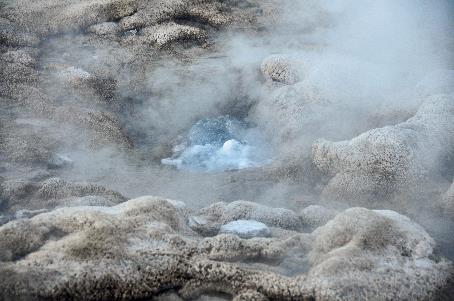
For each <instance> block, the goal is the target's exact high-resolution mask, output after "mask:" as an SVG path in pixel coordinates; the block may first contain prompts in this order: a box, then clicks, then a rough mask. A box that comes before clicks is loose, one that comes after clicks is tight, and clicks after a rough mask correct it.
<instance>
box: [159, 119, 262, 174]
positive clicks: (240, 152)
mask: <svg viewBox="0 0 454 301" xmlns="http://www.w3.org/2000/svg"><path fill="white" fill-rule="evenodd" d="M173 152H174V154H173V156H172V157H171V158H166V159H162V161H161V162H162V164H165V165H172V166H175V167H176V168H177V169H185V170H192V171H225V170H236V169H242V168H249V167H258V166H261V165H263V164H265V163H266V162H268V161H269V159H268V158H269V149H268V146H267V143H266V141H265V139H264V137H263V136H262V135H261V134H260V132H259V131H258V130H257V128H255V127H253V126H252V125H251V124H249V123H247V122H245V121H241V120H237V119H235V118H232V117H230V116H228V115H226V116H218V117H215V118H204V119H201V120H199V121H197V122H196V123H195V124H194V125H193V126H192V127H191V129H190V130H189V133H188V135H187V138H186V139H185V141H184V142H183V143H181V144H179V145H176V146H175V147H174V149H173Z"/></svg>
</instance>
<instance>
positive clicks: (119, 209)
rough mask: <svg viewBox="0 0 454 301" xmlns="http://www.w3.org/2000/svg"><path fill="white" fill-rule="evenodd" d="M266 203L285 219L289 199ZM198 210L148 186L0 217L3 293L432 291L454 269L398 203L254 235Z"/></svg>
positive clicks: (306, 295)
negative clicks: (194, 226) (133, 194)
mask: <svg viewBox="0 0 454 301" xmlns="http://www.w3.org/2000/svg"><path fill="white" fill-rule="evenodd" d="M237 204H238V205H240V204H242V206H241V209H240V208H239V207H238V206H236V208H230V209H226V211H227V212H231V214H233V215H235V217H236V215H237V213H239V212H243V216H251V215H250V212H251V211H250V209H248V208H250V206H251V204H250V203H241V202H239V203H237ZM260 208H262V210H264V209H266V210H267V212H269V213H268V215H267V216H269V219H268V220H267V221H265V223H267V224H268V226H274V227H276V224H275V223H274V222H273V219H274V220H279V219H280V218H281V217H280V216H281V213H280V212H279V210H276V209H274V210H273V209H272V208H263V207H260ZM202 211H205V212H206V210H202ZM233 212H236V213H235V214H234V213H233ZM248 212H249V213H248ZM273 212H276V213H275V214H273ZM190 214H191V213H190V210H189V209H188V208H186V206H185V205H184V203H182V202H177V201H172V200H165V199H160V198H154V197H141V198H138V199H133V200H129V201H127V202H124V203H122V204H119V205H116V206H113V207H99V206H94V207H87V206H82V207H71V208H60V209H56V210H54V211H51V212H48V213H42V214H39V215H36V216H34V217H32V218H30V219H27V218H26V219H20V220H16V221H12V222H9V223H7V224H5V225H3V226H1V227H0V246H1V248H0V250H1V253H0V260H1V265H0V270H1V272H0V278H1V281H0V288H1V292H2V299H5V300H8V299H15V300H17V299H21V300H24V299H27V298H32V299H40V298H43V299H51V300H61V299H77V300H117V299H139V298H147V297H151V296H155V295H158V294H160V293H163V292H165V291H166V290H169V289H171V290H173V291H174V292H175V293H174V294H177V295H178V296H180V297H181V298H183V299H193V298H198V297H200V296H203V295H207V294H210V293H223V294H226V295H230V296H232V297H234V300H268V299H279V300H309V299H317V300H319V299H321V300H352V299H358V298H375V297H376V296H382V297H383V299H399V300H430V299H432V298H433V297H434V296H440V295H439V294H440V293H442V292H441V290H442V289H443V288H446V285H447V283H448V280H449V277H450V275H451V274H450V273H452V271H453V270H452V264H451V263H450V262H449V261H447V260H445V259H443V258H440V257H438V256H437V255H436V253H435V252H434V248H435V242H434V240H433V239H432V238H431V237H430V236H429V235H428V234H427V233H426V232H425V231H424V229H422V228H421V227H420V226H418V225H417V224H415V223H413V222H412V221H411V220H409V219H408V218H407V217H405V216H402V215H399V214H398V213H396V212H393V211H386V210H385V211H371V210H367V209H364V208H352V209H348V210H346V211H344V212H341V213H339V214H337V215H336V216H335V217H334V218H333V219H331V220H330V221H329V222H328V223H327V224H326V225H325V226H321V227H319V228H317V229H316V230H315V231H314V232H312V233H311V234H308V233H301V232H294V231H290V232H286V233H285V234H282V233H283V232H282V231H281V232H280V233H279V234H278V235H276V233H277V232H274V234H273V235H272V237H271V238H251V239H242V238H239V237H238V236H236V235H232V234H219V235H215V236H214V237H209V238H204V237H203V236H200V235H198V234H197V233H196V232H194V231H193V230H191V228H190V227H189V225H188V217H189V216H190ZM233 215H231V216H233ZM289 261H290V262H292V263H293V265H296V264H298V265H301V266H300V268H301V270H300V271H299V272H297V273H296V274H295V275H292V276H286V275H283V274H282V273H280V272H279V264H280V263H282V262H289ZM304 264H306V265H308V266H307V267H306V269H307V272H302V271H303V270H304V269H303V265H304ZM264 266H269V267H270V269H269V270H274V272H273V271H269V270H268V271H266V270H264Z"/></svg>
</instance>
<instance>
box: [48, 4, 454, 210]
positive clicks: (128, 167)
mask: <svg viewBox="0 0 454 301" xmlns="http://www.w3.org/2000/svg"><path fill="white" fill-rule="evenodd" d="M259 2H260V4H259V6H260V5H263V9H262V11H261V14H262V15H261V16H259V17H260V18H262V19H264V20H266V22H264V23H265V25H264V26H263V28H262V29H263V30H261V31H253V32H247V31H243V32H238V31H236V30H227V31H226V32H223V33H221V34H219V35H218V36H216V38H215V41H214V42H215V43H214V44H215V45H216V51H215V52H214V53H213V52H210V51H205V52H203V51H200V52H199V53H197V55H195V54H194V53H195V52H190V51H188V53H189V54H190V55H189V56H190V59H189V60H188V59H176V58H165V59H161V60H159V61H155V60H153V59H150V61H147V62H146V63H147V64H144V63H143V62H139V63H137V62H135V59H134V55H135V53H134V52H133V51H134V50H133V49H126V48H124V47H123V46H122V45H121V44H119V43H117V42H114V41H112V42H111V43H103V44H102V45H103V47H105V49H104V48H102V49H95V50H90V49H85V48H84V47H82V46H83V41H79V40H77V39H76V38H74V37H70V38H65V37H55V40H54V41H53V42H52V41H51V42H49V43H48V44H46V45H45V46H44V47H47V48H45V49H44V50H45V51H43V52H44V53H46V52H48V55H47V56H46V55H44V58H43V62H45V63H49V62H52V63H54V61H57V62H58V63H60V61H59V60H61V61H64V62H65V63H67V64H69V65H73V66H68V67H67V68H66V69H64V70H65V71H64V74H65V75H68V76H71V75H73V74H79V75H80V76H81V77H84V78H90V76H91V75H90V74H92V73H94V72H92V70H90V69H91V65H93V64H95V62H96V64H99V65H101V66H102V67H100V68H99V69H101V70H102V71H105V70H110V71H106V73H105V74H104V73H102V72H100V71H99V70H97V71H99V72H98V74H96V75H99V74H101V75H102V76H104V77H105V78H111V77H113V78H114V79H115V80H116V82H117V84H118V85H117V86H118V90H117V91H115V93H116V95H117V96H118V97H119V98H120V101H119V102H120V103H122V104H115V103H107V104H106V103H99V101H97V100H96V99H95V97H93V98H90V97H83V96H86V95H88V94H87V91H83V92H84V93H85V94H83V93H81V92H80V91H79V92H77V93H81V95H82V96H81V95H79V97H73V95H71V97H69V99H70V100H69V101H68V102H69V103H70V104H71V105H76V104H77V103H79V101H81V99H83V100H84V101H85V102H86V103H89V104H87V106H88V105H90V106H91V108H92V109H94V110H101V109H105V108H106V107H107V108H108V109H110V110H113V111H115V113H118V115H119V116H121V122H122V125H123V126H124V127H125V128H126V130H127V132H128V134H129V135H130V136H131V137H132V139H133V141H134V150H133V151H131V152H125V151H123V150H122V149H118V148H116V147H114V146H112V147H105V148H103V149H97V150H95V151H94V150H92V149H91V148H90V146H89V144H90V143H89V141H88V140H89V139H88V138H87V136H86V135H85V134H86V133H84V132H81V131H79V130H78V129H68V130H67V134H68V135H67V136H68V137H70V138H69V139H65V140H64V145H62V146H60V149H59V150H58V152H59V153H61V154H64V160H66V161H68V162H69V161H71V167H70V168H62V169H61V170H60V171H59V173H60V174H59V176H61V177H64V178H67V179H71V180H77V181H80V180H83V181H93V182H97V183H98V184H103V185H106V186H108V187H109V188H112V189H115V190H118V191H120V192H122V193H124V194H125V195H127V196H129V197H136V196H140V195H144V194H151V195H162V196H164V197H169V198H174V199H180V200H184V201H185V202H187V203H188V204H189V205H191V206H194V207H200V206H204V205H207V204H209V203H212V202H213V201H215V200H226V201H233V200H237V199H247V200H252V201H256V202H262V203H268V204H271V205H275V206H279V207H283V206H284V207H285V206H290V207H291V206H292V205H291V204H290V202H291V201H294V200H297V201H299V202H302V203H303V204H304V205H309V204H310V203H317V202H318V201H319V200H318V193H319V192H320V185H321V183H318V182H317V184H316V185H312V184H313V182H316V181H318V180H319V179H318V178H317V177H316V176H313V177H312V175H310V174H309V175H306V176H304V177H303V178H304V179H301V178H298V176H299V174H297V175H296V176H294V177H292V176H289V177H287V178H286V177H283V179H281V178H279V179H277V180H276V178H278V177H277V176H274V175H273V176H268V175H265V176H263V177H260V176H257V175H254V176H249V174H247V172H248V171H251V172H252V173H253V172H254V171H256V172H257V173H258V174H260V175H261V172H262V169H260V168H261V167H263V166H265V167H269V166H271V167H272V168H276V169H279V168H287V167H288V166H299V167H301V166H304V168H306V167H307V166H306V165H304V164H305V163H304V162H306V161H307V160H308V158H309V157H310V146H311V144H312V143H313V141H314V140H315V139H317V138H326V139H331V140H341V139H350V138H352V137H354V136H356V135H358V134H360V133H362V132H364V131H367V130H369V129H371V128H376V127H380V126H385V125H390V124H395V123H398V122H401V121H404V120H406V119H407V118H408V117H410V116H411V115H412V114H413V113H414V112H415V111H416V110H417V108H418V106H419V105H420V103H421V101H422V98H421V95H420V93H418V91H417V89H416V87H418V84H421V80H422V79H424V78H425V77H426V76H428V75H429V74H431V73H432V74H433V72H435V74H445V73H446V72H447V73H449V72H452V71H440V70H446V69H453V68H454V62H453V60H452V57H453V50H454V43H453V37H452V33H451V32H450V31H452V28H453V27H452V25H453V24H452V12H453V10H452V4H451V3H450V1H443V0H437V1H423V0H401V1H394V0H384V1H372V0H366V1H360V0H350V1H348V0H347V1H340V0H336V1H328V0H323V1H315V0H314V1H311V0H307V1H294V0H286V1H275V2H276V3H273V2H269V1H263V3H262V1H259ZM258 14H260V12H258ZM68 39H69V40H70V41H72V40H71V39H74V41H75V44H76V45H78V46H74V45H73V44H72V43H68ZM100 44H101V43H100ZM68 45H70V46H68ZM79 46H80V47H79ZM100 48H101V47H100ZM81 49H82V50H81ZM73 53H76V54H77V55H74V56H72V54H73ZM153 55H155V54H150V57H153ZM191 55H192V56H191ZM53 56H56V57H58V59H56V58H55V57H53ZM270 57H271V58H273V57H278V58H281V62H285V64H284V66H287V67H288V68H289V69H288V72H291V73H292V74H293V75H294V78H295V80H294V81H293V82H291V84H288V83H285V82H279V81H276V80H273V79H270V78H267V77H266V76H265V75H264V74H262V73H261V69H260V68H261V66H262V62H264V60H266V59H267V58H270ZM68 58H71V59H68ZM108 66H110V67H108ZM437 70H438V71H437ZM437 72H438V73H437ZM426 81H427V80H426ZM428 81H429V82H430V80H428ZM436 82H438V80H436ZM435 86H437V85H436V84H435ZM49 89H50V90H54V91H55V90H58V92H59V93H57V94H59V95H61V96H62V97H61V98H62V99H65V96H68V94H69V93H70V92H67V91H66V90H65V89H61V88H60V86H59V85H55V83H54V82H53V81H52V80H51V81H49ZM85 102H84V105H85V104H86V103H85ZM125 103H126V104H125ZM227 115H228V116H230V117H229V118H231V121H232V122H233V120H236V121H235V122H238V127H239V128H240V129H237V130H234V131H233V132H230V133H229V135H227V136H225V137H223V139H221V140H219V141H216V139H211V138H210V137H209V136H210V131H204V132H202V134H203V135H204V137H203V138H204V139H205V138H207V139H208V141H203V142H197V141H194V139H193V137H192V134H193V132H194V127H197V126H198V125H200V123H201V122H202V123H203V121H204V120H205V121H207V120H208V121H209V120H211V121H213V120H217V118H220V117H219V116H227ZM250 125H253V126H250ZM239 132H241V133H239ZM191 133H192V134H191ZM58 138H59V139H61V136H59V137H58ZM169 165H172V166H176V167H177V169H175V168H172V166H169ZM232 169H242V171H239V172H236V173H230V172H229V173H227V172H225V171H226V170H232ZM194 170H195V171H205V172H204V173H196V172H193V171H194ZM311 177H312V178H311ZM306 178H310V181H307V180H306ZM251 179H252V180H251ZM304 181H307V182H308V183H306V182H304ZM446 181H447V182H452V179H447V180H446ZM443 188H444V187H443ZM440 190H441V188H440ZM200 191H204V193H200ZM302 196H304V197H305V196H310V197H308V198H307V199H305V198H304V197H302ZM435 197H436V196H435V195H434V198H435ZM301 199H304V200H301ZM406 202H407V203H408V204H407V205H408V207H412V205H411V200H406ZM328 205H332V206H337V204H336V205H334V202H333V203H330V204H328Z"/></svg>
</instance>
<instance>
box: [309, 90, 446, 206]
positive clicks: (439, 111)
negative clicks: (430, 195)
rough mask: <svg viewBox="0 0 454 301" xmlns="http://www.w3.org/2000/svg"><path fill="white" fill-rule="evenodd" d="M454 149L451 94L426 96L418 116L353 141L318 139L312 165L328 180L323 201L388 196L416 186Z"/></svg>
mask: <svg viewBox="0 0 454 301" xmlns="http://www.w3.org/2000/svg"><path fill="white" fill-rule="evenodd" d="M453 149H454V94H440V95H435V96H431V97H429V98H428V99H427V100H426V101H425V102H424V103H423V104H422V105H421V107H420V108H419V110H418V112H417V113H416V115H415V116H414V117H412V118H410V119H409V120H407V121H405V122H403V123H400V124H397V125H395V126H386V127H383V128H377V129H373V130H370V131H368V132H365V133H363V134H361V135H359V136H357V137H355V138H353V139H352V140H347V141H339V142H330V141H327V140H323V139H322V140H318V141H317V142H315V143H314V145H313V150H312V151H313V161H314V163H315V165H316V166H317V167H318V168H319V169H320V170H322V171H323V172H325V173H327V174H329V175H331V176H332V178H331V180H330V182H329V183H328V185H327V187H326V188H325V192H324V193H325V195H326V196H327V197H330V196H337V197H338V198H343V199H348V198H357V199H361V198H363V199H364V198H367V197H370V196H371V195H382V196H386V195H387V194H389V193H393V192H395V191H396V190H399V189H408V187H416V186H417V185H418V184H421V183H423V181H426V179H427V178H429V177H431V176H433V175H435V174H436V173H437V172H439V171H440V170H442V168H441V166H444V165H445V164H448V163H446V161H445V160H446V157H447V156H449V154H450V153H451V152H452V150H453Z"/></svg>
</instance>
